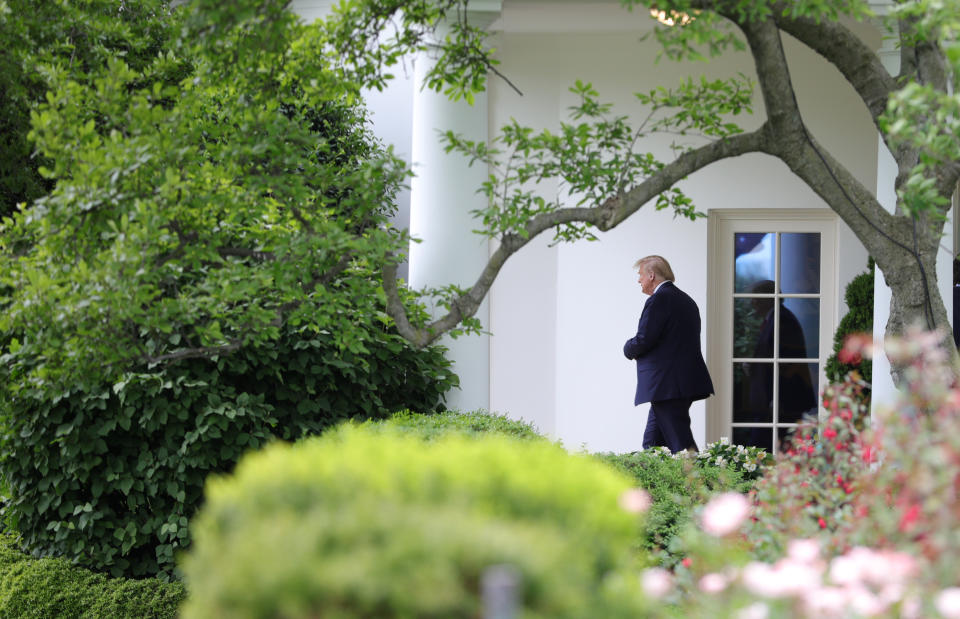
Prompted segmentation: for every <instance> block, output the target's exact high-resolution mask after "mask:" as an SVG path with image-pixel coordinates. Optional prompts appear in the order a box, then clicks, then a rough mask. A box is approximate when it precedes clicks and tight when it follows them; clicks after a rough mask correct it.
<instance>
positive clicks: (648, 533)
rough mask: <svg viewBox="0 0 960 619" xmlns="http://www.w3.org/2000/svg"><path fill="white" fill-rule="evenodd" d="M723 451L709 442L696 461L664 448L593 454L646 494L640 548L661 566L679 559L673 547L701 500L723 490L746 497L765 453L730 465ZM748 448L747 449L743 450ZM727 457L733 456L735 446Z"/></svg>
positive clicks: (725, 449)
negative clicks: (647, 505) (646, 509)
mask: <svg viewBox="0 0 960 619" xmlns="http://www.w3.org/2000/svg"><path fill="white" fill-rule="evenodd" d="M728 447H729V445H727V444H726V443H714V444H712V445H711V446H710V447H708V450H707V451H704V452H703V454H704V457H702V458H701V457H696V458H691V457H689V456H686V455H679V454H678V455H677V456H676V457H675V456H673V455H672V454H671V453H670V451H669V450H666V449H647V450H644V451H638V452H633V453H629V454H610V453H605V454H598V455H597V457H598V458H599V459H600V460H602V461H603V462H606V463H608V464H610V465H612V466H613V467H614V468H616V469H618V470H620V471H623V472H624V473H627V474H628V475H630V476H631V477H632V478H633V479H634V482H635V483H636V484H637V486H639V487H640V488H643V489H645V490H646V491H647V492H649V493H650V497H651V499H652V505H651V507H650V511H649V512H648V513H647V516H646V523H645V524H646V529H645V533H644V536H643V539H642V540H641V542H640V545H641V547H642V548H643V549H644V550H646V551H648V552H651V553H653V554H655V555H657V556H658V558H659V560H660V562H661V563H663V564H665V565H668V566H674V565H675V564H676V563H677V562H678V561H679V560H680V559H681V558H682V555H678V554H676V552H675V548H674V543H673V542H674V540H675V539H676V538H677V537H678V535H680V533H681V532H682V531H683V530H684V529H685V527H687V526H688V525H689V523H690V522H691V519H692V517H693V513H694V509H695V508H696V507H697V506H698V505H701V504H702V503H703V502H704V501H705V500H706V497H708V496H709V495H710V494H714V493H718V492H723V491H726V490H733V491H736V492H747V491H749V490H750V488H751V487H752V481H750V478H755V475H757V474H758V473H759V471H761V470H762V466H760V465H758V462H764V461H765V460H766V454H764V453H762V452H761V451H760V450H756V448H753V449H752V451H750V452H749V453H750V454H751V455H750V456H749V457H745V458H743V460H735V459H734V458H733V457H731V456H730V453H729V450H728ZM748 449H751V448H744V451H745V452H746V451H747V450H748ZM711 450H712V451H711ZM733 452H734V453H737V449H736V447H734V448H733ZM721 457H722V458H723V460H721V461H720V463H719V464H718V463H717V458H721ZM745 465H746V466H745ZM748 468H749V469H752V470H748Z"/></svg>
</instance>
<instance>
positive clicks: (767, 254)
mask: <svg viewBox="0 0 960 619" xmlns="http://www.w3.org/2000/svg"><path fill="white" fill-rule="evenodd" d="M776 238H777V235H776V234H774V233H772V232H766V233H764V232H734V233H733V264H734V267H733V268H734V271H733V272H734V277H733V281H734V284H733V290H734V292H747V291H749V289H750V287H751V286H753V285H754V284H756V283H757V282H759V281H763V280H770V281H773V279H774V274H775V272H776V271H775V268H776V253H775V251H774V250H775V245H776ZM771 292H772V291H771Z"/></svg>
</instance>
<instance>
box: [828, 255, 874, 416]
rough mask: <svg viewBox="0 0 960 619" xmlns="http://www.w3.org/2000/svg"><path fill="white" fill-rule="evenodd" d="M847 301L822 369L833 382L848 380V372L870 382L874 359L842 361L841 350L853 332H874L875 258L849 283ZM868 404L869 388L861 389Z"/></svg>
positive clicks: (846, 294) (845, 295)
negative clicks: (854, 373)
mask: <svg viewBox="0 0 960 619" xmlns="http://www.w3.org/2000/svg"><path fill="white" fill-rule="evenodd" d="M843 298H844V300H845V301H846V302H847V308H848V311H847V313H846V315H844V317H843V318H841V319H840V324H839V325H837V331H836V333H834V334H833V353H832V354H831V355H830V356H829V357H828V358H827V362H826V364H824V366H823V371H824V373H825V374H826V376H827V380H829V381H830V382H833V383H839V382H842V381H844V380H845V379H846V376H847V374H848V373H849V372H851V371H854V370H856V372H857V373H858V374H859V375H860V377H861V378H863V380H864V381H866V382H867V383H870V381H871V380H872V378H873V361H872V360H870V359H869V358H865V357H862V358H861V359H860V362H859V363H844V362H842V361H840V359H839V355H840V351H841V350H842V349H843V345H844V342H845V341H846V338H847V336H849V335H852V334H854V333H873V260H872V259H871V260H870V261H869V262H868V264H867V270H866V271H865V272H863V273H861V274H859V275H857V276H856V277H854V278H853V279H852V280H850V283H849V284H847V290H846V292H844V295H843ZM861 393H862V395H863V396H864V398H866V400H865V403H867V402H869V398H870V389H869V387H866V388H865V389H863V391H862V392H861Z"/></svg>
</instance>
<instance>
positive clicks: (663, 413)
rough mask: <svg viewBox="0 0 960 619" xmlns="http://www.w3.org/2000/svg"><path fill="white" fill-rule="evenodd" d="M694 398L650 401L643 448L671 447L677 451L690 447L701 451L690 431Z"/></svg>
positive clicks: (674, 451) (671, 449)
mask: <svg viewBox="0 0 960 619" xmlns="http://www.w3.org/2000/svg"><path fill="white" fill-rule="evenodd" d="M692 402H693V400H690V399H689V398H679V399H676V400H658V401H656V402H651V403H650V413H649V414H648V415H647V429H646V430H644V432H643V448H644V449H649V448H650V447H659V446H663V447H669V448H670V451H671V452H673V453H677V452H678V451H683V450H684V449H687V448H688V447H692V448H693V449H695V450H697V451H699V448H698V447H697V441H695V440H694V439H693V432H691V431H690V404H691V403H692Z"/></svg>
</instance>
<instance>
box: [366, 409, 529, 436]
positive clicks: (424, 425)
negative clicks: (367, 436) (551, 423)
mask: <svg viewBox="0 0 960 619" xmlns="http://www.w3.org/2000/svg"><path fill="white" fill-rule="evenodd" d="M367 424H368V426H369V429H370V430H373V431H376V430H377V429H378V428H385V429H389V430H390V431H397V432H409V433H411V434H414V435H416V436H419V437H421V438H424V439H427V440H429V439H434V438H437V437H441V436H447V435H448V434H450V433H457V434H462V435H467V436H475V437H482V436H486V435H487V434H489V433H496V434H506V435H508V436H513V437H516V438H521V439H532V440H537V439H540V440H546V439H545V437H544V436H543V435H541V434H538V433H537V431H536V430H535V429H534V427H533V426H531V425H530V424H528V423H526V422H523V421H516V420H514V419H509V418H507V417H504V416H501V415H494V414H491V413H486V412H483V411H473V412H469V413H463V412H460V411H445V412H442V413H438V414H436V415H421V414H418V413H414V412H411V411H400V412H398V413H395V414H394V415H392V416H391V417H390V418H389V419H385V420H377V421H370V422H367Z"/></svg>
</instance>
